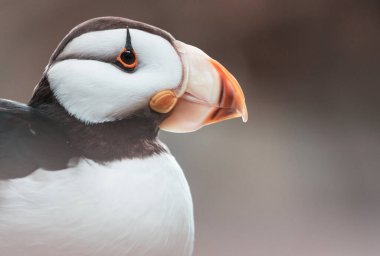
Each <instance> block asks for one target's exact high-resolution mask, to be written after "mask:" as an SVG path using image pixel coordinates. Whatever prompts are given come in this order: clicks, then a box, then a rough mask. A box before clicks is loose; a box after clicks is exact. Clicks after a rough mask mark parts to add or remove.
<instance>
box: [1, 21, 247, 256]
mask: <svg viewBox="0 0 380 256" xmlns="http://www.w3.org/2000/svg"><path fill="white" fill-rule="evenodd" d="M236 117H241V118H242V119H243V121H244V122H246V121H247V118H248V113H247V108H246V104H245V99H244V94H243V91H242V89H241V87H240V85H239V83H238V82H237V80H236V79H235V78H234V76H233V75H232V74H231V73H230V72H229V71H228V70H227V69H226V68H225V67H224V66H222V65H221V64H220V63H219V62H217V61H216V60H214V59H212V58H211V57H209V56H208V55H207V54H206V53H204V52H203V51H202V50H200V49H198V48H197V47H194V46H191V45H189V44H186V43H183V42H181V41H179V40H176V39H175V38H174V37H173V36H172V35H171V34H169V33H168V32H166V31H164V30H162V29H160V28H157V27H154V26H151V25H148V24H145V23H142V22H138V21H134V20H131V19H126V18H121V17H100V18H95V19H91V20H88V21H85V22H83V23H81V24H79V25H78V26H76V27H75V28H73V29H72V30H71V31H70V32H69V33H68V34H67V35H66V36H65V37H64V38H63V40H62V41H61V42H60V43H59V45H58V47H57V48H56V49H55V51H54V52H53V54H52V56H51V58H50V60H49V62H48V64H47V66H46V68H45V70H44V72H43V74H42V78H41V80H40V81H39V82H38V84H37V86H36V87H35V89H34V91H33V94H32V97H31V99H30V101H29V102H28V104H22V103H19V102H15V101H11V100H6V99H1V100H0V251H1V255H12V256H26V255H28V256H67V255H81V256H90V255H91V256H104V255H108V256H125V255H133V256H140V255H152V256H164V255H165V256H170V255H175V256H182V255H185V256H187V255H192V253H193V245H194V217H193V203H192V198H191V193H190V189H189V185H188V183H187V181H186V178H185V175H184V173H183V171H182V169H181V167H180V166H179V164H178V163H177V161H176V160H175V158H174V156H173V155H172V154H171V152H170V151H169V149H168V147H167V146H166V145H165V144H164V143H162V142H161V141H160V140H159V138H158V133H159V131H160V130H164V131H169V132H176V133H185V132H193V131H196V130H198V129H200V128H201V127H203V126H205V125H209V124H213V123H217V122H220V121H224V120H227V119H231V118H236Z"/></svg>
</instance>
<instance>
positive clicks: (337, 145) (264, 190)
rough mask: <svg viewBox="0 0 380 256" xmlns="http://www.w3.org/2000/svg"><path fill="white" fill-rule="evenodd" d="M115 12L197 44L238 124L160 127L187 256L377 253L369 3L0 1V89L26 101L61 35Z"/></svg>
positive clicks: (374, 2) (373, 33)
mask: <svg viewBox="0 0 380 256" xmlns="http://www.w3.org/2000/svg"><path fill="white" fill-rule="evenodd" d="M105 15H113V16H124V17H128V18H132V19H136V20H140V21H144V22H147V23H150V24H154V25H156V26H159V27H161V28H164V29H166V30H167V31H169V32H171V33H172V34H173V35H174V36H175V37H176V38H177V39H180V40H182V41H184V42H187V43H190V44H193V45H195V46H198V47H199V48H201V49H203V50H204V51H205V52H206V53H208V54H209V55H210V56H212V57H214V58H216V59H218V60H219V61H220V62H221V63H223V64H224V65H225V66H226V67H227V68H228V69H229V70H230V71H231V72H232V73H233V74H235V76H236V77H237V78H238V80H239V81H240V83H241V85H242V87H243V89H244V91H245V93H246V98H247V104H248V107H249V114H250V120H249V122H248V123H247V124H242V123H241V122H240V120H234V121H229V122H225V123H221V124H218V125H214V126H210V127H206V128H204V129H202V130H200V131H198V132H196V133H191V134H169V133H162V134H161V138H162V140H164V141H165V142H167V143H168V144H169V146H170V148H171V150H172V152H173V153H174V154H175V155H176V156H177V159H178V161H179V162H180V164H181V165H182V166H183V167H184V169H185V172H186V175H187V178H188V180H189V183H190V186H191V189H192V192H193V197H194V203H195V217H196V245H195V255H221V256H224V255H255V256H256V255H257V256H286V255H292V256H293V255H307V256H314V255H318V256H319V255H323V256H330V255H331V256H339V255H344V256H350V255H360V256H367V255H368V256H369V255H376V256H377V255H380V115H379V107H380V95H379V94H380V89H379V85H380V84H379V82H380V65H379V64H380V51H379V45H380V1H379V0H356V1H354V0H314V1H312V0H281V1H280V0H239V1H233V0H229V1H227V0H220V1H217V0H207V1H203V0H188V1H174V0H171V1H170V0H167V1H157V0H150V1H127V0H123V1H105V0H103V1H99V0H91V1H89V0H81V1H77V0H65V1H62V0H43V1H22V2H21V1H13V0H0V97H2V98H10V99H13V100H19V101H23V102H26V101H27V100H28V98H29V97H30V95H31V92H32V89H33V87H34V86H35V84H36V83H37V82H38V80H39V78H40V75H41V73H42V71H43V69H44V67H45V65H46V64H47V60H48V58H49V56H50V54H51V53H52V51H53V49H54V48H55V47H56V45H57V44H58V42H59V41H60V40H61V38H62V37H63V36H64V35H65V34H66V33H67V32H68V30H70V29H71V28H72V27H73V26H75V25H76V24H78V23H79V22H81V21H84V20H86V19H89V18H93V17H97V16H105Z"/></svg>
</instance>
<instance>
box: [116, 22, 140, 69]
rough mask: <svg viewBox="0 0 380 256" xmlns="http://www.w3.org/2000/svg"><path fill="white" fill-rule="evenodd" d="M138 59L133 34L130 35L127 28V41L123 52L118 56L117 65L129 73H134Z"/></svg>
mask: <svg viewBox="0 0 380 256" xmlns="http://www.w3.org/2000/svg"><path fill="white" fill-rule="evenodd" d="M137 63H138V58H137V55H136V52H135V51H134V50H133V47H132V42H131V34H130V33H129V28H128V27H127V40H126V43H125V47H124V49H123V51H122V52H121V53H120V54H119V56H117V58H116V64H117V65H118V66H119V67H120V68H122V69H124V70H126V71H128V72H133V71H134V70H135V68H136V67H137Z"/></svg>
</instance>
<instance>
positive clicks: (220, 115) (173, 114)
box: [150, 41, 248, 132]
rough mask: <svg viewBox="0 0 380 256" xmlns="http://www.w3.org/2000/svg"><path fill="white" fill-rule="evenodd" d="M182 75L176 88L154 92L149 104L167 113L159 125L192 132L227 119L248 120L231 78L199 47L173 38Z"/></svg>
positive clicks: (175, 130)
mask: <svg viewBox="0 0 380 256" xmlns="http://www.w3.org/2000/svg"><path fill="white" fill-rule="evenodd" d="M174 44H175V47H176V49H177V51H178V52H179V54H180V57H181V60H182V63H183V67H184V68H183V69H184V75H183V81H182V84H181V86H180V87H179V88H178V89H177V90H176V91H170V90H169V91H162V92H159V93H157V94H156V95H155V96H154V97H153V98H152V99H151V102H150V107H151V108H152V109H153V110H155V111H157V112H160V113H169V114H168V117H167V118H166V119H165V120H164V121H163V122H162V123H161V125H160V128H161V129H163V130H165V131H170V132H192V131H196V130H198V129H200V128H201V127H203V126H205V125H208V124H212V123H217V122H221V121H224V120H227V119H232V118H236V117H242V119H243V121H244V122H247V120H248V112H247V107H246V105H245V98H244V94H243V91H242V89H241V87H240V85H239V83H238V82H237V81H236V79H235V77H234V76H233V75H232V74H231V73H230V72H228V70H227V69H226V68H225V67H223V66H222V65H221V64H220V63H219V62H217V61H216V60H214V59H212V58H210V57H209V56H207V55H206V54H205V53H204V52H203V51H201V50H200V49H198V48H196V47H194V46H190V45H187V44H185V43H182V42H180V41H175V43H174Z"/></svg>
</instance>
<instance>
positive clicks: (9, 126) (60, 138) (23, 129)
mask: <svg viewBox="0 0 380 256" xmlns="http://www.w3.org/2000/svg"><path fill="white" fill-rule="evenodd" d="M74 155H75V154H74V152H73V150H72V149H71V147H70V144H69V142H68V139H67V138H66V136H65V134H64V132H63V130H62V128H61V127H60V126H59V125H58V124H56V123H55V122H54V121H53V120H51V119H49V118H48V117H45V116H44V115H43V114H41V113H40V112H39V111H38V110H36V109H33V108H31V107H29V106H27V105H24V104H20V103H16V102H13V101H8V100H1V99H0V179H9V178H18V177H24V176H26V175H28V174H30V173H32V172H33V171H35V170H36V169H38V168H44V169H47V170H60V169H64V168H65V167H67V163H68V161H69V160H70V158H72V157H74Z"/></svg>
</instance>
